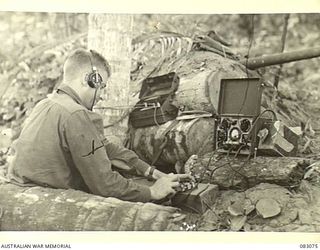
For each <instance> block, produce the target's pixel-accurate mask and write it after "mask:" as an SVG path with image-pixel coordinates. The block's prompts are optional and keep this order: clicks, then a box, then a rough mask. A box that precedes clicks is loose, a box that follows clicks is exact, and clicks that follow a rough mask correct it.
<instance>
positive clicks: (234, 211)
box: [228, 202, 244, 216]
mask: <svg viewBox="0 0 320 250" xmlns="http://www.w3.org/2000/svg"><path fill="white" fill-rule="evenodd" d="M228 212H229V213H230V214H231V215H232V216H240V215H243V214H244V208H243V202H235V203H233V204H232V205H230V206H229V207H228Z"/></svg>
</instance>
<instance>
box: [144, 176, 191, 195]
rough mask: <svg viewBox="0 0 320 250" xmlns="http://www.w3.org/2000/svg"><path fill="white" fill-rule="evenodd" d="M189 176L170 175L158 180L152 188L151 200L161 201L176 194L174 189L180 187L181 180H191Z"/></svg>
mask: <svg viewBox="0 0 320 250" xmlns="http://www.w3.org/2000/svg"><path fill="white" fill-rule="evenodd" d="M189 178H190V175H188V174H168V175H167V176H164V177H161V178H160V179H158V180H157V181H156V182H155V183H154V184H153V185H152V186H151V187H150V191H151V199H153V200H161V199H163V198H165V197H167V196H168V195H173V194H175V193H176V190H175V189H174V188H176V187H178V186H179V182H180V180H185V179H189Z"/></svg>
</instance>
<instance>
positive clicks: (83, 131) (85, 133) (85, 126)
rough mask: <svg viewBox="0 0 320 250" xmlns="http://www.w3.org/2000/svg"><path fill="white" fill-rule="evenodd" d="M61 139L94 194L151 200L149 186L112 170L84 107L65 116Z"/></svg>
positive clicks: (101, 142)
mask: <svg viewBox="0 0 320 250" xmlns="http://www.w3.org/2000/svg"><path fill="white" fill-rule="evenodd" d="M64 138H65V140H66V144H67V145H68V149H69V151H70V153H71V155H72V159H73V161H74V164H75V166H76V167H77V169H78V170H79V172H80V174H81V176H82V178H83V180H84V182H85V183H86V185H87V186H88V188H89V189H90V191H91V192H92V193H93V194H97V195H101V196H104V197H110V196H111V197H116V198H119V199H122V200H128V201H141V202H147V201H150V200H151V193H150V189H149V187H147V186H142V185H139V184H137V183H134V182H132V181H131V180H128V179H126V178H124V177H123V176H121V175H120V174H119V173H118V172H115V171H113V170H112V169H111V162H110V160H109V158H108V155H107V153H106V150H105V146H104V143H103V138H101V136H100V134H99V132H98V131H97V129H96V128H95V126H94V124H93V123H92V122H91V121H90V119H89V116H88V115H87V114H86V112H85V111H84V110H81V111H77V112H75V113H73V114H71V116H70V117H69V118H68V119H67V121H66V122H65V124H64Z"/></svg>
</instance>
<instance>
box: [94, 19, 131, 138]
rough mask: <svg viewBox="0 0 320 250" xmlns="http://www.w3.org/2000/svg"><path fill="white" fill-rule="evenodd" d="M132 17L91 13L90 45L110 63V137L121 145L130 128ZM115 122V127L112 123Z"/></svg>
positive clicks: (106, 114)
mask: <svg viewBox="0 0 320 250" xmlns="http://www.w3.org/2000/svg"><path fill="white" fill-rule="evenodd" d="M132 25H133V17H132V16H131V15H119V14H90V15H89V34H88V47H89V48H90V49H94V50H96V51H98V52H99V53H101V54H102V55H103V56H104V57H105V58H106V59H107V60H108V62H109V63H110V66H111V78H110V79H109V80H108V83H107V87H106V91H105V93H104V96H103V97H104V101H103V102H101V105H102V106H105V107H110V109H103V112H102V114H103V116H104V123H105V125H106V126H108V128H106V131H105V133H106V135H107V137H108V138H109V139H110V140H112V141H113V142H116V143H119V144H122V143H123V142H124V140H125V138H126V132H127V129H128V117H127V115H128V112H127V109H126V107H127V106H128V104H129V81H130V68H131V40H132ZM111 125H112V126H111Z"/></svg>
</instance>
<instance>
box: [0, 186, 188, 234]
mask: <svg viewBox="0 0 320 250" xmlns="http://www.w3.org/2000/svg"><path fill="white" fill-rule="evenodd" d="M0 211H2V216H1V212H0V229H1V230H2V231H16V230H24V231H29V230H30V231H38V230H41V231H51V230H63V231H65V230H68V231H82V230H86V231H89V230H90V231H91V230H103V231H109V230H121V231H127V230H130V231H138V230H146V231H152V230H155V231H160V230H177V226H176V224H175V223H176V222H177V221H180V220H181V219H183V215H181V214H180V213H179V210H178V209H177V208H173V207H165V206H161V205H156V204H152V203H140V202H126V201H121V200H119V199H116V198H104V197H100V196H95V195H91V194H87V193H84V192H81V191H76V190H61V189H50V188H43V187H31V188H30V187H19V186H16V185H13V184H0Z"/></svg>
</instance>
